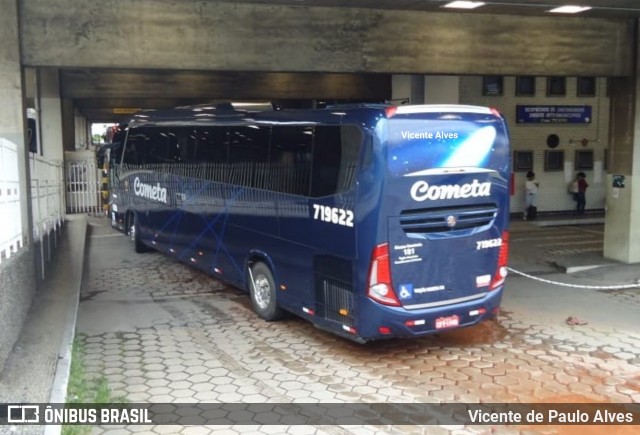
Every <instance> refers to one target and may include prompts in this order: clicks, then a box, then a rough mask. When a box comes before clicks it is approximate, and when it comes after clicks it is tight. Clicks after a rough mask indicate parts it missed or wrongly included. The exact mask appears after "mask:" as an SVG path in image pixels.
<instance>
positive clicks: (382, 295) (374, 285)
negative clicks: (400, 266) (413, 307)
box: [367, 243, 400, 307]
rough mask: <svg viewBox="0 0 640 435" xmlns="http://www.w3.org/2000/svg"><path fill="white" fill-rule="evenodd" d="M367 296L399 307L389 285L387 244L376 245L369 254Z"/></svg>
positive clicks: (389, 268) (398, 302) (389, 267)
mask: <svg viewBox="0 0 640 435" xmlns="http://www.w3.org/2000/svg"><path fill="white" fill-rule="evenodd" d="M367 296H368V297H369V298H371V299H373V300H374V301H376V302H379V303H381V304H382V305H389V306H392V307H399V306H400V301H399V300H398V297H397V296H396V293H395V292H394V291H393V286H392V285H391V265H390V264H389V244H388V243H383V244H381V245H378V246H376V247H375V248H374V249H373V253H372V254H371V265H370V267H369V290H368V291H367Z"/></svg>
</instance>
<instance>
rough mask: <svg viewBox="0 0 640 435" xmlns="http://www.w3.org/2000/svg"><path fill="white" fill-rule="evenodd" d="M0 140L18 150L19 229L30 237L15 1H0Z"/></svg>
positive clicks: (23, 109)
mask: <svg viewBox="0 0 640 435" xmlns="http://www.w3.org/2000/svg"><path fill="white" fill-rule="evenodd" d="M0 10H2V14H0V41H2V44H0V101H2V104H0V137H1V138H4V139H5V140H8V141H9V142H11V143H13V144H15V145H16V146H17V149H18V169H19V176H20V196H21V199H22V204H21V205H22V209H21V210H22V211H21V215H22V229H23V231H22V232H23V234H24V235H25V238H26V239H27V240H29V239H30V238H31V237H30V228H31V225H30V220H29V213H30V210H29V196H30V187H29V186H30V183H29V173H28V170H29V167H28V165H27V158H28V150H27V149H26V145H25V143H26V140H25V131H26V126H25V123H26V118H25V117H26V105H25V102H24V95H23V88H24V77H23V75H22V67H21V64H20V35H19V26H18V5H17V1H16V0H0Z"/></svg>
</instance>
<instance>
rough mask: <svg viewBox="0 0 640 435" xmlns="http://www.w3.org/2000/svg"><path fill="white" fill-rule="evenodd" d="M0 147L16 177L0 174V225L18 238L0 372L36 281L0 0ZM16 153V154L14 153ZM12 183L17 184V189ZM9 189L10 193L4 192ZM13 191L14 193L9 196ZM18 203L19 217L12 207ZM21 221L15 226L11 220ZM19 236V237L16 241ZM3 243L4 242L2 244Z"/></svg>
mask: <svg viewBox="0 0 640 435" xmlns="http://www.w3.org/2000/svg"><path fill="white" fill-rule="evenodd" d="M0 11H2V13H0V41H2V43H0V101H1V102H2V104H0V139H1V140H0V143H2V145H3V146H5V147H6V148H5V152H7V154H5V156H6V158H7V161H9V154H11V160H13V161H15V160H16V157H17V166H18V168H17V169H18V171H17V173H18V174H17V177H15V176H14V175H15V173H14V174H11V175H8V174H7V173H6V172H4V171H3V173H2V174H0V176H4V181H6V182H7V183H6V186H9V187H5V186H3V187H5V189H3V190H5V191H4V192H2V194H3V198H2V199H3V201H6V200H7V198H8V199H9V200H10V201H11V203H12V204H11V205H7V203H6V202H5V204H4V205H5V207H2V209H1V210H2V212H1V213H0V220H3V219H6V220H8V221H2V222H0V225H4V226H5V227H6V226H9V227H10V228H11V227H14V226H15V228H16V229H18V231H16V232H15V233H13V232H12V234H10V236H15V235H18V236H19V234H17V233H19V228H20V225H21V226H22V240H21V243H20V245H21V247H20V248H19V249H18V251H17V253H13V254H12V255H11V258H8V259H7V258H3V259H2V262H1V263H0V301H2V302H1V303H0V371H2V368H3V367H4V362H5V360H6V358H7V356H8V355H9V353H10V352H11V349H12V348H13V345H14V344H15V342H16V340H17V339H18V336H19V334H20V330H21V328H22V324H23V323H24V320H25V319H26V317H27V313H28V310H29V307H30V305H31V301H32V300H33V295H34V294H35V289H36V283H35V279H34V275H35V274H34V266H35V263H34V256H33V250H32V249H31V246H32V245H31V242H30V241H31V228H32V225H31V221H32V219H31V208H30V204H31V186H30V182H29V165H28V164H27V158H28V149H27V146H26V137H25V131H26V119H25V117H26V113H25V112H26V104H25V99H24V92H23V90H24V76H23V72H22V65H21V55H20V27H19V24H18V23H19V19H18V1H17V0H0ZM16 153H17V154H16ZM15 181H18V183H17V188H16V183H15ZM7 190H11V192H7ZM16 190H17V192H18V193H17V195H16V194H15V193H14V192H15V191H16ZM16 202H18V203H19V208H20V218H18V217H17V213H16V211H17V210H16V209H17V207H14V206H13V204H16ZM17 220H20V221H21V222H19V223H18V225H15V224H16V221H17ZM18 238H19V237H18ZM7 242H8V240H7Z"/></svg>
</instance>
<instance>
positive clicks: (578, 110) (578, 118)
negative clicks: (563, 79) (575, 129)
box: [516, 105, 591, 124]
mask: <svg viewBox="0 0 640 435" xmlns="http://www.w3.org/2000/svg"><path fill="white" fill-rule="evenodd" d="M516 122H517V123H524V124H589V123H591V106H521V105H517V106H516Z"/></svg>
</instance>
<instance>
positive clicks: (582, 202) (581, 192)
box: [576, 172, 589, 214]
mask: <svg viewBox="0 0 640 435" xmlns="http://www.w3.org/2000/svg"><path fill="white" fill-rule="evenodd" d="M576 182H577V183H578V193H577V194H576V202H577V205H576V209H577V211H578V214H584V209H585V206H586V204H587V198H586V193H587V187H589V183H587V180H586V175H585V173H584V172H578V175H577V178H576Z"/></svg>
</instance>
